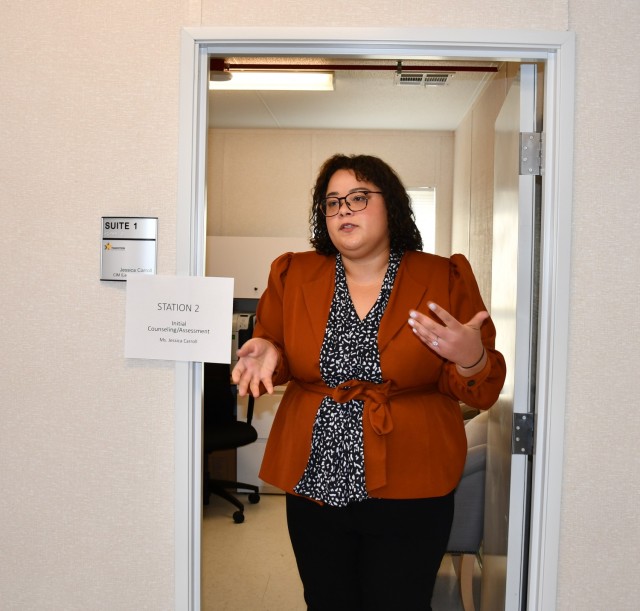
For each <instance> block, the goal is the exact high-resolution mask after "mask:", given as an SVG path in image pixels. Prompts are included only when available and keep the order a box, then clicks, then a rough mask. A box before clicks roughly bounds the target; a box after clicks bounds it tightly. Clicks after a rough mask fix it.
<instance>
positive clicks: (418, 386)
mask: <svg viewBox="0 0 640 611" xmlns="http://www.w3.org/2000/svg"><path fill="white" fill-rule="evenodd" d="M311 226H312V235H313V238H312V239H311V244H312V245H313V247H314V248H315V251H312V252H304V253H295V254H293V253H286V254H284V255H282V256H280V257H279V258H278V259H276V260H275V261H274V262H273V264H272V267H271V273H270V277H269V283H268V286H267V289H266V291H265V293H264V294H263V296H262V298H261V299H260V302H259V305H258V311H257V323H256V328H255V331H254V334H253V338H252V339H251V340H249V341H248V342H246V343H245V344H244V345H243V346H242V348H241V349H240V350H238V357H239V359H238V364H237V365H236V367H235V368H234V371H233V379H234V381H235V382H236V383H237V384H238V389H239V393H240V395H245V394H247V392H251V393H252V394H253V395H254V396H256V397H257V396H259V395H260V394H261V393H263V392H265V391H266V392H269V393H271V392H273V387H274V385H278V384H283V383H286V382H288V385H287V390H286V392H285V394H284V397H283V399H282V402H281V403H280V407H279V409H278V412H277V415H276V418H275V421H274V424H273V427H272V429H271V434H270V436H269V440H268V443H267V447H266V451H265V456H264V460H263V463H262V468H261V471H260V477H261V478H262V479H263V480H265V481H267V482H269V483H271V484H273V485H275V486H277V487H279V488H281V489H283V490H284V491H285V492H286V493H287V496H286V504H287V522H288V527H289V534H290V537H291V542H292V545H293V550H294V553H295V556H296V561H297V564H298V569H299V572H300V576H301V579H302V582H303V585H304V596H305V600H306V603H307V605H308V609H309V610H311V611H342V610H344V611H357V610H362V611H374V610H380V611H382V610H384V611H389V610H390V609H403V611H410V610H413V609H416V610H417V609H430V608H431V607H430V601H431V595H432V591H433V585H434V582H435V578H436V574H437V572H438V568H439V566H440V562H441V560H442V557H443V555H444V552H445V550H446V545H447V541H448V538H449V530H450V527H451V521H452V517H453V492H454V489H455V487H456V485H457V483H458V481H459V479H460V476H461V473H462V469H463V466H464V462H465V458H466V437H465V433H464V427H463V422H462V416H461V410H460V405H459V402H460V401H463V402H464V403H466V404H468V405H470V406H473V407H477V408H480V409H486V408H489V407H490V406H491V405H492V404H493V403H494V402H495V401H496V399H497V397H498V394H499V392H500V389H501V388H502V385H503V382H504V376H505V366H504V359H503V358H502V355H501V354H500V353H499V352H496V351H495V350H494V338H495V328H494V326H493V323H492V322H491V320H490V319H489V314H488V313H487V312H486V311H485V307H484V304H483V303H482V299H481V297H480V294H479V291H478V287H477V284H476V281H475V278H474V276H473V272H472V271H471V267H470V265H469V263H468V262H467V260H466V259H465V258H464V257H463V256H461V255H454V256H453V257H451V258H450V259H446V258H443V257H437V256H435V255H430V254H426V253H422V252H419V251H420V249H421V248H422V239H421V238H420V233H419V231H418V229H417V227H416V225H415V222H414V218H413V213H412V211H411V206H410V202H409V197H408V195H407V193H406V190H405V189H404V187H403V186H402V183H401V181H400V180H399V178H398V176H397V175H396V174H395V172H394V171H393V170H392V169H391V168H390V167H389V166H388V165H387V164H386V163H384V162H383V161H382V160H380V159H378V158H376V157H370V156H365V155H358V156H344V155H336V156H334V157H332V158H330V159H329V160H327V161H326V162H325V164H324V165H323V167H322V168H321V170H320V173H319V175H318V178H317V180H316V184H315V187H314V191H313V205H312V211H311Z"/></svg>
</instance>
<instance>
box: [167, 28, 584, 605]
mask: <svg viewBox="0 0 640 611" xmlns="http://www.w3.org/2000/svg"><path fill="white" fill-rule="evenodd" d="M236 34H237V33H236ZM264 34H265V38H263V39H260V40H259V41H258V42H255V40H256V39H255V32H253V36H252V39H251V40H252V41H253V42H251V43H247V42H246V41H245V42H244V43H242V41H240V43H242V44H243V45H244V47H243V48H244V49H245V51H244V52H245V53H246V52H247V50H246V49H247V45H248V47H249V48H250V51H251V54H252V55H254V56H258V55H261V54H265V55H268V56H273V55H275V54H277V53H285V54H291V50H292V47H295V50H296V52H297V54H300V50H301V49H303V50H304V43H301V42H300V41H299V40H297V39H296V40H295V42H294V41H293V40H291V41H288V40H286V39H284V40H283V39H281V38H280V37H279V36H276V37H275V38H274V39H272V38H270V36H269V32H268V31H265V33H264ZM272 34H273V33H272ZM368 34H370V32H369V33H368ZM521 34H522V33H519V36H518V40H517V41H514V42H512V43H509V45H507V46H506V47H505V45H504V41H503V42H502V43H501V44H500V45H499V47H500V48H499V52H498V50H497V49H496V47H495V43H492V42H491V40H492V39H493V38H494V37H495V36H496V35H495V33H484V34H483V35H482V36H480V39H478V34H477V33H476V35H475V36H476V39H475V42H474V45H473V47H474V48H473V49H470V48H468V44H469V43H468V42H458V43H446V44H444V43H443V41H442V34H436V33H434V32H422V33H421V35H420V36H419V37H418V38H419V40H416V38H415V35H416V33H415V32H412V33H406V34H405V36H408V38H407V40H405V41H400V42H398V41H397V40H396V41H394V47H396V48H395V49H394V55H396V56H397V55H398V54H400V55H401V56H402V55H403V54H406V55H412V56H414V57H415V56H416V55H418V56H421V57H422V56H423V57H425V58H427V57H433V56H434V51H435V48H436V47H437V49H438V53H437V54H435V55H436V56H437V57H439V58H441V57H460V56H461V55H463V56H464V57H465V58H467V59H471V60H475V59H477V58H481V59H485V60H491V59H494V60H495V59H496V58H498V59H499V58H507V59H510V60H513V61H516V60H520V59H523V58H524V57H531V55H532V54H535V56H536V57H539V58H540V59H541V60H543V61H546V60H550V57H551V56H550V54H551V53H553V54H555V55H554V56H553V58H552V59H553V61H552V62H551V64H552V66H551V67H552V68H553V69H552V70H550V71H549V72H548V74H549V76H548V78H549V79H550V83H551V85H552V87H551V90H550V91H551V93H550V96H549V98H548V102H549V103H550V106H549V104H548V106H549V109H550V112H551V119H552V121H551V128H552V130H554V131H557V130H560V129H563V130H565V131H566V130H567V129H568V130H569V131H570V127H568V126H567V122H568V121H569V119H570V111H569V110H568V109H569V107H570V100H567V99H564V98H563V97H562V95H561V91H560V90H559V88H558V86H557V82H556V80H557V78H558V75H557V67H558V66H557V60H558V58H559V55H558V50H559V49H563V48H564V50H568V51H569V53H567V54H565V57H568V58H569V59H568V60H567V59H565V62H566V61H570V60H571V59H572V38H571V37H567V36H562V37H561V36H558V40H556V41H554V42H551V41H550V40H549V38H548V37H547V40H546V43H545V44H546V46H545V45H544V44H543V45H541V46H539V47H538V48H537V49H536V50H534V51H532V43H531V41H528V42H527V44H526V45H525V44H524V43H523V37H522V35H521ZM315 35H316V36H317V32H316V33H315ZM467 35H468V34H467ZM227 36H228V33H227V32H225V31H220V32H217V33H212V32H211V31H206V32H200V33H199V35H198V33H196V34H195V37H194V33H193V32H188V33H186V34H185V40H184V41H183V43H184V47H183V48H184V49H185V60H184V61H185V64H187V65H185V70H186V71H187V72H186V74H187V76H186V77H185V78H186V79H191V82H190V85H191V87H188V86H186V88H185V91H186V90H187V89H188V91H186V93H185V96H186V98H187V99H186V101H184V100H183V102H184V103H183V114H184V116H183V126H184V129H183V146H181V150H183V151H184V152H185V156H186V157H187V159H184V160H183V168H182V171H181V185H182V188H181V193H187V192H188V198H187V203H188V204H189V206H188V211H187V214H185V215H180V214H179V242H180V243H179V257H178V259H179V261H178V272H179V273H188V274H202V273H203V269H202V265H203V257H202V254H203V243H202V242H203V235H204V218H205V216H204V208H205V204H206V202H205V197H204V193H205V190H204V184H203V176H204V159H205V158H206V155H205V154H204V150H205V148H206V137H204V138H203V134H204V132H205V131H206V129H207V125H206V121H205V119H204V116H206V113H203V108H204V106H203V105H204V104H205V101H206V94H205V87H206V53H207V52H210V53H218V54H219V53H224V54H233V53H237V52H238V46H242V44H240V43H239V42H238V38H237V37H236V36H235V35H234V37H233V39H229V38H227ZM334 36H335V33H334ZM354 36H355V42H354ZM363 36H364V33H362V34H360V36H358V33H357V32H355V33H354V32H350V33H349V34H348V35H347V38H346V39H345V40H344V41H342V43H340V42H336V40H333V39H332V38H333V36H329V39H330V40H327V41H326V43H325V44H324V46H323V45H322V44H320V45H318V41H317V39H314V41H313V42H310V43H309V49H308V50H310V51H311V50H313V51H314V52H316V53H317V54H318V55H319V56H324V57H331V56H332V53H333V54H335V56H341V57H344V55H345V54H346V55H349V54H351V55H353V56H356V57H367V56H378V55H380V54H383V55H384V54H386V55H387V56H388V55H389V50H388V48H387V47H388V46H389V43H387V42H384V40H387V39H388V36H382V33H381V36H382V38H381V39H380V40H382V41H383V42H380V40H378V39H376V40H374V41H373V42H372V41H371V40H370V39H369V38H363ZM483 37H484V38H483ZM462 38H463V39H464V38H465V37H462ZM525 38H526V37H525ZM531 38H532V39H533V40H535V33H532V34H531ZM196 40H197V41H198V42H196ZM421 41H430V42H421ZM434 41H439V42H438V43H434ZM403 44H404V48H402V47H403ZM449 45H451V46H450V47H449ZM492 45H493V46H492ZM563 45H565V46H564V47H563ZM566 45H568V46H566ZM533 46H535V45H533ZM398 47H399V48H400V51H399V50H398ZM444 47H448V50H447V49H444ZM194 48H197V49H198V53H195V54H194V53H193V51H194ZM318 49H320V50H318ZM571 66H572V65H571ZM565 68H566V65H565ZM194 74H196V77H195V79H194V78H193V75H194ZM565 74H566V72H565ZM188 84H189V83H188ZM565 84H566V81H565ZM548 91H549V88H548ZM565 92H566V90H565ZM203 115H204V116H203ZM569 122H570V121H569ZM185 143H186V145H185ZM549 152H550V151H547V153H549ZM551 152H552V153H553V151H551ZM547 159H549V155H548V154H547ZM567 163H570V156H569V158H568V159H567V158H565V157H562V156H561V155H560V153H559V151H557V150H556V151H555V158H554V160H553V162H552V165H553V177H552V178H551V179H550V181H549V183H548V189H547V193H548V196H549V197H550V198H551V199H549V198H548V199H547V201H548V202H549V204H550V208H549V210H548V211H547V212H546V215H547V220H546V223H547V227H546V230H547V231H549V230H550V229H551V227H549V223H550V222H551V223H552V224H553V232H554V236H556V237H557V231H558V230H564V231H567V230H568V227H567V226H566V225H565V223H566V220H567V217H566V214H559V213H558V207H557V206H558V201H557V196H558V195H559V189H560V188H561V189H560V190H564V191H565V194H566V189H568V187H567V184H566V183H565V182H564V181H563V180H561V178H562V177H563V176H564V172H566V171H567V169H568V168H567ZM187 170H188V171H187ZM569 177H570V173H569V174H567V175H566V179H567V180H568V179H569ZM187 187H188V189H187ZM544 226H545V221H544V220H543V231H545V229H544ZM554 236H549V237H550V238H551V244H550V248H549V249H548V251H547V252H543V253H542V257H543V259H545V258H546V260H547V262H548V263H550V264H551V267H550V268H549V269H550V272H551V276H550V277H549V278H546V279H543V285H544V282H551V283H552V284H553V285H555V280H557V274H558V273H562V272H563V271H566V270H563V269H561V268H559V267H558V266H557V265H556V264H554V262H555V261H556V260H557V257H558V255H559V252H558V249H559V248H560V245H559V243H557V242H556V240H555V239H554ZM565 254H566V253H565ZM543 264H544V261H543ZM543 267H544V265H543ZM550 286H551V285H549V287H550ZM555 286H557V285H555ZM541 292H542V297H541V302H542V304H541V309H543V310H544V308H545V298H546V299H547V303H546V308H547V310H546V312H543V316H542V320H541V325H542V326H543V327H544V326H545V324H549V323H551V324H552V325H553V324H555V322H553V321H557V320H558V318H557V316H554V317H553V319H548V320H547V315H550V314H556V315H557V314H558V310H557V309H558V308H561V309H562V308H563V307H564V306H566V304H565V302H564V296H563V295H558V294H553V295H545V287H544V286H543V287H542V291H541ZM552 292H553V291H552ZM563 311H564V310H563ZM561 318H562V317H561ZM543 337H544V338H546V340H545V341H549V342H550V343H551V344H553V345H551V346H550V345H547V346H546V347H547V348H550V349H551V352H550V353H547V354H553V355H554V356H555V357H556V359H551V362H548V363H546V365H545V370H547V371H548V370H549V368H554V367H555V368H556V371H557V368H560V369H561V368H562V366H563V363H564V361H563V359H562V358H561V359H560V361H558V360H557V357H558V355H560V356H561V357H563V356H564V350H565V346H564V344H563V343H562V339H563V337H562V335H560V336H557V335H556V336H554V337H553V339H551V338H548V337H547V336H546V335H544V334H543ZM559 341H560V343H558V342H559ZM543 343H544V342H543ZM176 373H177V378H176V381H177V391H176V392H177V395H176V408H177V409H176V465H177V477H176V533H177V535H176V536H177V538H176V545H177V548H176V559H177V561H176V586H177V588H176V592H177V598H178V599H179V600H177V607H178V608H182V607H181V606H180V605H181V604H183V603H181V602H179V601H181V600H185V601H187V602H186V603H184V604H185V605H188V606H185V607H184V608H190V609H191V608H199V595H198V591H199V577H200V575H199V570H198V565H199V557H200V550H199V547H198V537H197V534H198V524H197V522H198V518H199V509H200V505H199V493H198V490H199V486H198V482H199V477H198V476H199V467H200V465H199V464H198V458H197V457H198V455H199V441H198V435H197V432H198V430H199V426H200V421H199V417H200V416H199V409H198V408H199V400H198V397H199V395H200V372H199V371H198V366H197V365H189V366H187V367H182V366H180V365H178V366H177V368H176ZM540 381H541V382H543V383H545V384H547V386H545V388H543V393H542V398H543V399H544V401H545V406H549V405H550V403H551V402H554V401H559V400H561V397H560V396H559V395H558V392H560V394H562V391H563V389H562V388H558V387H557V386H556V387H551V386H548V380H545V379H543V380H540ZM540 381H539V382H540ZM556 413H557V412H556ZM560 443H561V442H560ZM545 447H547V448H549V446H545ZM549 459H550V455H549V454H546V453H545V455H544V456H542V457H541V460H542V462H543V463H544V462H545V461H548V460H549ZM545 471H546V469H543V470H542V471H540V473H541V477H542V479H541V480H540V483H541V485H542V486H543V488H544V487H545V486H546V487H548V485H549V484H550V482H549V480H548V478H547V479H546V480H545V479H544V473H545ZM555 473H556V474H557V473H558V471H556V472H555ZM185 492H186V499H187V504H186V506H185V504H184V503H183V502H182V501H181V500H179V499H181V498H185V497H181V496H180V495H181V494H184V493H185ZM543 492H544V491H543ZM554 493H557V490H556V491H555V492H554ZM534 501H535V499H534ZM555 502H559V497H558V498H557V499H556V497H555V496H554V497H551V496H549V495H545V494H542V496H540V497H538V499H537V504H538V509H539V510H540V511H541V512H542V515H540V516H538V518H539V519H542V520H543V521H544V523H545V525H547V526H548V524H549V519H551V520H553V516H552V515H550V514H549V512H548V511H547V509H548V505H549V503H551V504H553V503H555ZM534 517H536V507H534ZM548 534H549V533H548V531H545V532H544V533H543V535H544V537H542V538H539V539H538V540H537V542H538V543H537V545H538V549H536V550H534V553H537V554H540V552H541V548H544V549H545V550H548V546H549V545H552V546H553V545H557V541H555V542H554V541H553V540H549V539H548V538H547V537H548ZM533 564H534V565H535V579H536V580H537V585H536V588H535V591H536V596H545V595H547V596H550V595H554V591H553V589H554V587H555V579H554V576H553V574H552V573H550V572H549V571H548V570H546V569H547V568H548V567H541V566H540V565H539V564H538V563H537V562H535V561H534V563H533ZM543 569H545V570H543ZM543 578H545V579H546V580H545V579H543ZM541 585H543V586H544V587H542V588H541ZM549 588H550V590H549Z"/></svg>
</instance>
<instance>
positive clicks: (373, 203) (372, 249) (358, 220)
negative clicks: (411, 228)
mask: <svg viewBox="0 0 640 611" xmlns="http://www.w3.org/2000/svg"><path fill="white" fill-rule="evenodd" d="M354 191H367V192H370V191H380V189H379V188H378V187H377V186H376V185H375V184H373V183H371V182H366V181H362V180H358V179H357V178H356V175H355V173H354V172H353V171H351V170H337V171H336V172H335V173H334V174H333V175H332V176H331V178H330V180H329V183H328V185H327V193H326V195H325V197H344V196H345V195H348V194H349V193H353V192H354ZM367 198H368V200H369V201H368V204H367V207H366V208H365V209H364V210H359V211H357V212H352V211H351V210H349V208H348V207H347V205H346V203H345V201H344V200H342V202H341V204H342V205H341V206H340V211H339V212H338V214H336V215H335V216H329V217H327V218H326V221H327V230H328V232H329V237H330V238H331V241H332V242H333V244H334V246H335V247H336V248H337V249H338V251H339V252H340V253H341V254H342V255H343V256H346V257H349V258H352V259H354V258H361V257H368V256H372V255H376V254H379V253H381V252H386V253H388V252H389V247H390V239H389V227H388V223H387V207H386V204H385V201H384V197H383V196H382V194H378V193H369V194H368V195H367Z"/></svg>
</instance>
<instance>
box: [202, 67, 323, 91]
mask: <svg viewBox="0 0 640 611" xmlns="http://www.w3.org/2000/svg"><path fill="white" fill-rule="evenodd" d="M231 74H232V78H231V79H230V80H228V81H218V80H215V81H214V80H211V79H210V80H209V89H236V90H238V89H240V90H245V91H246V90H254V91H255V90H260V91H333V72H315V71H308V72H276V71H273V70H263V71H255V72H253V71H250V70H242V71H237V72H231Z"/></svg>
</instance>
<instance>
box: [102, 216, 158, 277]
mask: <svg viewBox="0 0 640 611" xmlns="http://www.w3.org/2000/svg"><path fill="white" fill-rule="evenodd" d="M157 259H158V218H157V217H137V216H103V217H102V245H101V248H100V270H101V273H100V280H113V281H116V282H124V281H126V279H127V276H128V275H130V274H155V273H156V265H157Z"/></svg>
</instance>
